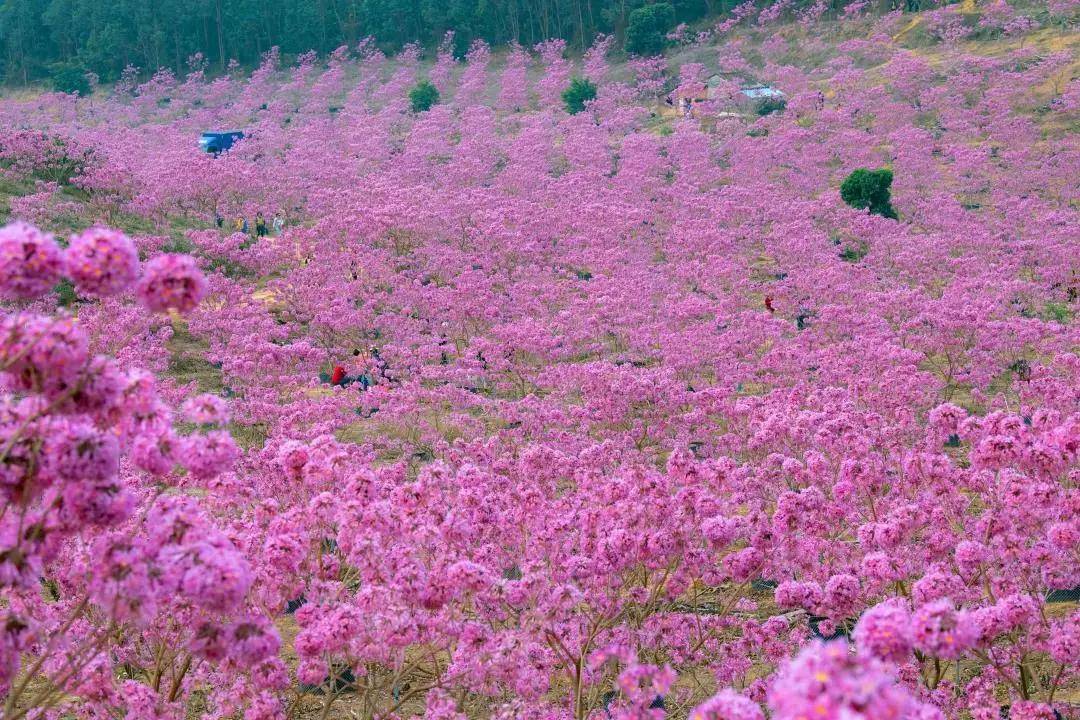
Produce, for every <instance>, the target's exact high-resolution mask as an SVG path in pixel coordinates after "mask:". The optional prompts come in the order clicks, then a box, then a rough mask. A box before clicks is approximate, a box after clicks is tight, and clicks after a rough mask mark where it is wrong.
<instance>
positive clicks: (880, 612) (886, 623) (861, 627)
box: [853, 602, 912, 663]
mask: <svg viewBox="0 0 1080 720" xmlns="http://www.w3.org/2000/svg"><path fill="white" fill-rule="evenodd" d="M853 636H854V639H855V647H856V648H858V651H859V652H860V653H864V654H867V655H870V656H872V657H876V658H878V659H880V660H885V661H888V662H894V663H902V662H904V661H906V660H907V659H908V658H910V657H911V650H912V639H911V615H910V614H909V613H908V611H907V610H906V609H905V608H904V607H903V605H901V604H900V603H898V602H884V603H881V604H879V605H875V606H874V607H872V608H870V609H869V610H867V611H866V612H864V613H863V614H862V617H860V618H859V622H858V623H856V625H855V631H854V633H853Z"/></svg>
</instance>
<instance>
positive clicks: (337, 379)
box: [330, 365, 345, 385]
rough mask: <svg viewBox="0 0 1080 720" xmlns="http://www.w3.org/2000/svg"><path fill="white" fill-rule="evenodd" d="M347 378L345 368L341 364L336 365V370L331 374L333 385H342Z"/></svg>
mask: <svg viewBox="0 0 1080 720" xmlns="http://www.w3.org/2000/svg"><path fill="white" fill-rule="evenodd" d="M344 380H345V368H343V367H341V366H340V365H335V366H334V372H333V374H332V375H331V376H330V384H331V385H340V384H341V383H342V382H343V381H344Z"/></svg>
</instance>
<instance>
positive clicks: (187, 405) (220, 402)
mask: <svg viewBox="0 0 1080 720" xmlns="http://www.w3.org/2000/svg"><path fill="white" fill-rule="evenodd" d="M180 409H181V410H182V411H183V413H184V418H185V419H186V420H187V421H188V422H192V423H195V424H196V425H225V424H226V423H228V422H229V405H228V403H226V402H225V400H224V399H222V398H220V397H218V396H217V395H210V394H209V393H204V394H202V395H197V396H195V397H193V398H190V399H188V400H187V401H185V402H184V404H183V406H182V407H181V408H180Z"/></svg>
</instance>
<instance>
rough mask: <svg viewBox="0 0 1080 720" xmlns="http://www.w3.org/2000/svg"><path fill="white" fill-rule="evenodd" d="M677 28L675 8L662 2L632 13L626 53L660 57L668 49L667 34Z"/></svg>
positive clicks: (627, 32)
mask: <svg viewBox="0 0 1080 720" xmlns="http://www.w3.org/2000/svg"><path fill="white" fill-rule="evenodd" d="M674 26H675V8H674V7H672V6H671V4H670V3H666V2H662V3H656V4H654V5H646V6H645V7H640V8H638V9H637V10H635V11H633V12H632V13H630V21H629V25H628V26H627V28H626V51H627V52H629V53H633V54H635V55H659V54H660V53H661V52H663V51H664V48H665V47H667V34H668V32H670V31H671V29H672V28H673V27H674Z"/></svg>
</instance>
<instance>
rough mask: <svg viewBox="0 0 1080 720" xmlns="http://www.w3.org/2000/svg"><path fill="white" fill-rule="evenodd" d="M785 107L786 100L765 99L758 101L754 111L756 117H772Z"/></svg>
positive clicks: (779, 98) (776, 98)
mask: <svg viewBox="0 0 1080 720" xmlns="http://www.w3.org/2000/svg"><path fill="white" fill-rule="evenodd" d="M786 107H787V100H785V99H784V98H782V97H766V98H762V99H761V100H759V101H758V103H757V106H756V107H755V108H754V110H756V111H757V114H758V115H761V116H765V115H772V114H773V113H780V112H783V111H784V108H786Z"/></svg>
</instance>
